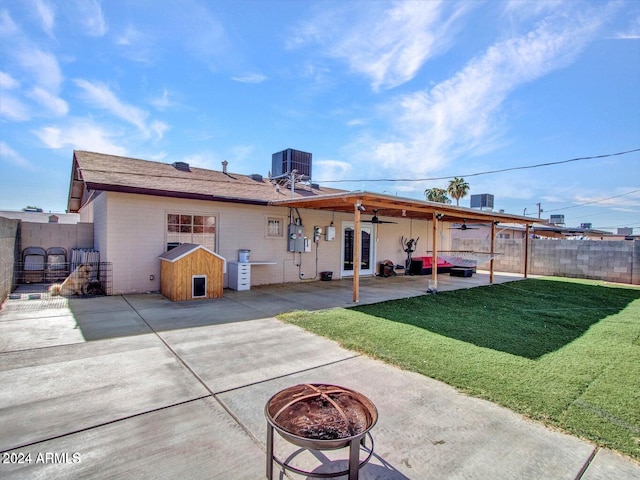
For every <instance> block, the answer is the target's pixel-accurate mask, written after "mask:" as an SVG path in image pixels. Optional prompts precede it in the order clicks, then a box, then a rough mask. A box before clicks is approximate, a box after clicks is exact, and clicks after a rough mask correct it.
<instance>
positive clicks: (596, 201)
mask: <svg viewBox="0 0 640 480" xmlns="http://www.w3.org/2000/svg"><path fill="white" fill-rule="evenodd" d="M636 192H640V189H638V190H632V191H630V192H627V193H621V194H620V195H614V196H613V197H607V198H601V199H600V200H593V201H591V202H585V203H579V204H578V205H571V206H570V207H562V208H554V209H553V210H545V213H549V212H557V211H559V210H567V209H569V208H576V207H584V206H585V205H591V204H593V203H600V202H604V201H605V200H611V199H612V198H619V197H624V196H626V195H631V194H632V193H636Z"/></svg>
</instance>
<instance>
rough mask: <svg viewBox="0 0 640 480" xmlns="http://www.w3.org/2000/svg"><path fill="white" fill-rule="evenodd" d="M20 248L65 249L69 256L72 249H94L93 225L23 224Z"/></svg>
mask: <svg viewBox="0 0 640 480" xmlns="http://www.w3.org/2000/svg"><path fill="white" fill-rule="evenodd" d="M21 234H22V242H21V243H22V245H21V246H20V248H22V249H25V248H27V247H42V248H44V249H45V250H46V249H47V248H50V247H63V248H65V249H66V250H67V255H69V256H70V255H71V249H72V248H93V223H77V224H66V223H33V222H22V225H21Z"/></svg>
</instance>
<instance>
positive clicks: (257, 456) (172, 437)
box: [0, 274, 640, 480]
mask: <svg viewBox="0 0 640 480" xmlns="http://www.w3.org/2000/svg"><path fill="white" fill-rule="evenodd" d="M443 277H444V276H443ZM516 279H517V277H508V276H498V277H497V278H496V282H501V281H510V280H516ZM486 280H487V279H486V276H483V274H477V275H474V277H472V278H471V279H468V278H456V279H453V278H448V277H444V278H441V280H440V282H439V289H440V290H444V289H448V288H466V287H470V286H474V285H477V284H482V283H483V282H484V283H486ZM425 283H426V279H425V278H421V277H397V278H390V279H382V278H374V279H365V280H364V281H363V285H362V286H361V303H369V302H373V301H381V300H384V299H390V298H399V297H402V296H411V295H419V294H424V290H425ZM350 300H351V290H350V282H345V281H340V282H338V281H333V282H315V283H307V284H299V285H280V286H272V287H260V288H254V289H252V290H251V291H249V292H235V291H228V290H225V297H224V298H222V299H218V300H211V301H197V302H184V303H172V302H170V301H168V300H166V299H165V298H164V297H161V296H160V295H158V294H146V295H145V294H141V295H126V296H113V297H103V298H87V299H70V300H66V299H62V298H55V299H50V300H37V299H36V300H22V299H20V300H8V301H7V302H6V303H5V305H4V307H3V309H2V310H1V311H0V385H1V386H2V388H1V390H0V451H1V452H3V453H2V456H1V462H0V478H3V479H5V478H8V479H13V478H29V479H32V478H42V479H51V478H65V479H67V478H129V479H140V478H153V479H158V478H166V479H199V478H203V479H205V478H206V479H259V478H264V477H265V440H266V421H265V418H264V406H265V404H266V402H267V401H268V399H269V398H270V397H271V396H272V395H273V394H274V393H276V392H277V391H279V390H281V389H284V388H286V387H288V386H291V385H294V384H298V383H332V384H338V385H344V386H346V387H349V388H352V389H355V390H357V391H359V392H361V393H363V394H365V395H366V396H368V397H369V398H370V399H371V400H372V401H373V402H374V403H375V404H376V406H377V408H378V412H379V421H378V423H377V425H376V426H375V427H374V428H373V430H372V434H373V437H374V440H375V450H374V456H373V459H372V461H371V462H370V463H369V464H368V465H366V466H365V467H364V468H363V469H362V470H361V472H360V478H362V479H393V480H400V479H407V478H409V479H443V478H451V479H487V478H491V479H518V478H527V479H533V478H545V479H546V478H553V479H572V480H573V479H578V478H582V479H584V480H596V479H609V478H616V479H638V478H640V466H639V465H638V464H636V463H635V462H632V461H629V460H627V459H625V458H623V457H621V456H619V455H617V454H615V453H613V452H610V451H607V450H601V449H597V448H596V447H595V446H594V445H592V444H590V443H588V442H585V441H582V440H579V439H577V438H574V437H572V436H569V435H565V434H562V433H559V432H556V431H552V430H549V429H547V428H545V427H543V426H541V425H539V424H537V423H534V422H531V421H529V420H526V419H523V418H522V417H521V416H519V415H517V414H515V413H513V412H511V411H510V410H507V409H504V408H502V407H498V406H496V405H494V404H492V403H489V402H486V401H483V400H478V399H475V398H471V397H468V396H465V395H463V394H461V393H459V392H458V391H456V390H455V389H453V388H451V387H449V386H447V385H445V384H443V383H440V382H437V381H435V380H432V379H430V378H426V377H423V376H421V375H417V374H414V373H410V372H405V371H402V370H400V369H397V368H395V367H391V366H389V365H386V364H384V363H382V362H378V361H375V360H372V359H370V358H367V357H364V356H360V355H357V354H355V353H354V352H350V351H348V350H345V349H343V348H341V347H339V346H338V345H337V344H335V343H334V342H332V341H329V340H326V339H324V338H321V337H318V336H315V335H313V334H310V333H307V332H305V331H303V330H302V329H300V328H298V327H295V326H292V325H287V324H283V323H281V322H279V321H277V320H275V319H274V318H270V317H272V316H273V315H275V314H277V313H280V312H281V311H287V310H293V309H298V308H306V309H314V308H326V307H331V306H347V305H349V304H350ZM276 454H277V455H278V457H279V458H282V459H284V458H293V460H292V461H293V462H294V464H295V465H297V466H299V467H301V468H304V469H316V471H336V470H342V469H344V468H345V467H346V462H345V461H344V459H345V458H346V453H345V452H344V451H338V452H299V451H297V448H296V447H294V446H292V445H290V444H288V443H287V442H285V441H284V440H283V439H282V438H280V437H278V436H276ZM292 455H293V457H292ZM362 455H363V456H364V452H362ZM276 473H277V472H276ZM291 477H292V478H304V477H300V476H296V475H291ZM275 478H279V476H278V475H277V474H276V476H275ZM342 478H344V477H342Z"/></svg>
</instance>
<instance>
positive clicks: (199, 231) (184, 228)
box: [167, 213, 216, 250]
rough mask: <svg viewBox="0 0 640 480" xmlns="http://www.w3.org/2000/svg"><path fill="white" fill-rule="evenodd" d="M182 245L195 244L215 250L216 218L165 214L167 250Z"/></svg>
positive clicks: (211, 216)
mask: <svg viewBox="0 0 640 480" xmlns="http://www.w3.org/2000/svg"><path fill="white" fill-rule="evenodd" d="M182 243H195V244H197V245H203V246H205V247H207V248H209V249H211V250H215V246H216V217H214V216H213V215H186V214H182V213H169V214H167V250H170V249H171V248H173V247H177V246H178V245H180V244H182Z"/></svg>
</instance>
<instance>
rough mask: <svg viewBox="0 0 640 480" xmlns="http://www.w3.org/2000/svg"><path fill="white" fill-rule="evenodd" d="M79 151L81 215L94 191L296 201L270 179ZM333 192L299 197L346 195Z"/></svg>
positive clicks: (76, 206) (301, 191) (72, 192)
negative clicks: (90, 194) (88, 196)
mask: <svg viewBox="0 0 640 480" xmlns="http://www.w3.org/2000/svg"><path fill="white" fill-rule="evenodd" d="M185 166H186V164H180V163H178V164H176V165H175V166H174V164H170V163H162V162H154V161H149V160H140V159H136V158H128V157H119V156H116V155H106V154H103V153H95V152H87V151H81V150H76V151H74V152H73V169H72V178H71V185H70V188H69V199H68V211H69V212H77V211H79V210H80V208H81V207H82V205H83V204H84V203H86V202H87V192H88V191H111V192H125V193H139V194H145V195H156V196H164V197H178V198H190V199H198V200H215V201H227V202H234V203H250V204H258V205H266V204H268V202H269V201H271V200H277V199H282V198H290V197H291V191H290V190H287V189H285V188H283V189H281V190H279V191H278V190H277V189H276V188H275V186H274V185H273V184H272V183H271V181H270V180H269V179H268V178H261V177H260V176H255V178H254V176H251V175H242V174H238V173H231V172H227V173H225V172H222V171H217V170H207V169H204V168H195V167H187V168H184V167H185ZM341 191H343V190H337V189H333V188H324V187H317V188H316V187H315V186H313V187H312V186H306V185H305V186H298V187H296V189H295V197H305V196H310V195H311V196H317V195H322V194H326V193H335V192H341Z"/></svg>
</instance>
